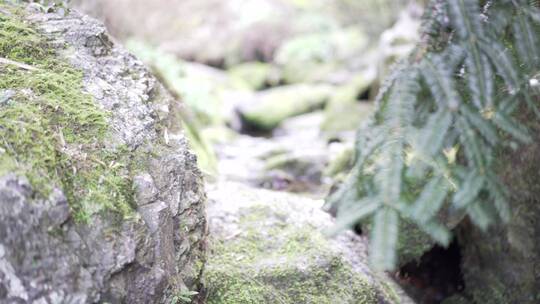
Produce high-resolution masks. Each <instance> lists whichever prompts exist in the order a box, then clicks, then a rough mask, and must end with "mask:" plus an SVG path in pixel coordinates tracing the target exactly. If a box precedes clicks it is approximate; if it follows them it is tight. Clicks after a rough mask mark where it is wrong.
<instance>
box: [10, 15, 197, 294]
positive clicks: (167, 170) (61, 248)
mask: <svg viewBox="0 0 540 304" xmlns="http://www.w3.org/2000/svg"><path fill="white" fill-rule="evenodd" d="M25 18H27V19H28V20H29V21H30V22H32V24H33V25H32V26H33V27H35V29H36V30H37V31H39V32H41V33H43V34H44V35H46V36H47V37H48V40H49V41H50V42H51V44H53V45H55V46H57V48H58V50H59V53H61V54H62V56H65V57H66V58H67V59H68V60H69V61H70V62H71V63H72V65H73V66H74V67H76V68H78V69H80V70H82V72H83V74H84V80H83V87H84V90H85V91H86V92H88V93H90V94H91V95H92V96H93V97H94V100H95V102H97V103H98V104H99V105H100V106H101V107H102V108H103V109H104V110H106V111H108V112H110V113H111V117H110V121H109V126H110V136H109V137H108V138H107V142H106V143H105V145H106V146H107V147H111V148H112V149H115V148H119V147H122V148H124V149H126V150H128V151H131V153H133V154H134V155H135V154H136V155H141V161H140V162H138V160H137V163H136V164H134V165H136V166H137V170H136V171H133V172H132V173H133V185H134V198H133V206H132V207H133V208H134V209H135V210H134V212H133V214H132V216H130V218H122V217H121V216H119V215H118V214H114V213H107V212H100V213H98V214H94V215H93V216H92V217H91V219H90V220H89V221H88V222H87V223H82V222H76V221H75V220H74V219H73V216H72V214H71V213H70V212H71V211H70V208H69V205H68V202H67V200H66V198H65V195H64V194H63V193H62V190H61V189H60V188H58V187H57V188H56V189H54V191H52V192H51V194H50V195H49V197H48V198H39V197H40V196H38V195H36V192H37V191H36V189H33V187H32V186H31V184H30V183H29V182H28V181H27V179H26V178H24V177H22V176H17V175H15V174H6V175H4V176H0V303H43V304H45V303H98V302H99V303H104V302H109V303H164V302H167V303H169V302H170V299H172V298H173V297H174V296H175V295H176V294H178V293H181V292H183V291H186V290H193V289H195V288H197V284H198V281H199V277H200V275H201V272H202V268H203V262H204V256H205V242H206V234H207V232H206V217H205V199H206V196H205V193H204V189H203V183H202V178H201V174H200V171H199V169H198V168H197V164H196V158H195V156H194V155H193V154H192V153H191V152H190V151H189V150H188V148H187V145H186V141H185V139H184V137H183V135H182V132H181V130H180V128H179V127H178V125H179V121H178V120H177V116H176V109H177V107H179V106H180V105H178V104H177V103H176V101H175V100H174V99H172V98H171V97H170V96H169V95H168V94H167V93H166V92H165V90H164V89H163V87H162V86H161V85H160V84H159V83H158V82H157V81H156V79H155V78H154V77H153V76H152V75H151V74H150V73H149V72H148V71H147V69H146V68H145V67H144V66H143V65H142V63H141V62H140V61H138V60H137V59H136V58H134V57H133V56H131V55H130V54H128V53H127V52H125V51H124V50H123V49H122V48H121V47H118V46H114V43H113V42H112V40H111V39H110V38H109V36H108V35H107V33H106V31H105V28H104V27H103V26H102V25H101V24H100V23H99V22H98V21H96V20H94V19H92V18H90V17H87V16H85V15H82V14H79V13H77V12H75V11H72V12H70V13H69V14H68V15H66V16H64V15H61V14H57V13H43V12H41V11H39V10H36V9H35V7H33V6H29V8H28V12H27V16H26V17H25ZM82 152H84V151H82ZM53 186H56V185H53Z"/></svg>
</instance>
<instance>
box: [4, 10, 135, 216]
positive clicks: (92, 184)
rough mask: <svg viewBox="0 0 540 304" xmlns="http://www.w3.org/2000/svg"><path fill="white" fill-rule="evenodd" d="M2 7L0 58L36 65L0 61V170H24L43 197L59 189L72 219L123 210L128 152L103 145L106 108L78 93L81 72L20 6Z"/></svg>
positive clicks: (127, 201)
mask: <svg viewBox="0 0 540 304" xmlns="http://www.w3.org/2000/svg"><path fill="white" fill-rule="evenodd" d="M2 8H4V7H2ZM6 9H7V10H9V11H10V13H11V14H10V15H7V16H6V15H4V16H0V57H3V58H7V59H9V60H13V61H17V62H20V63H25V64H28V65H31V66H33V67H35V68H36V70H26V69H22V68H20V67H18V66H15V65H0V74H2V77H1V78H0V92H2V91H4V92H5V91H7V90H10V91H12V92H14V94H12V95H13V96H12V97H11V98H10V99H8V100H7V101H6V102H4V103H3V104H2V105H0V108H1V111H0V139H1V143H0V147H1V148H0V175H2V174H5V173H8V172H15V173H18V174H21V175H25V176H26V177H27V178H28V179H29V181H30V183H31V184H32V185H33V186H34V188H35V190H36V191H37V192H38V194H39V195H40V196H43V197H46V196H47V195H48V193H49V191H50V190H51V189H52V188H54V187H60V188H62V190H63V191H64V193H65V195H66V196H67V198H68V202H69V203H70V206H71V208H72V210H73V211H74V214H75V217H76V218H77V219H79V220H86V219H88V218H89V216H90V215H92V214H94V213H97V212H98V211H100V210H105V209H107V210H114V211H118V212H119V213H121V214H123V215H127V214H128V213H129V212H130V210H131V207H130V202H131V201H132V195H131V194H132V189H131V182H130V179H129V176H128V175H129V174H128V172H129V170H128V168H127V166H126V164H125V163H126V161H127V160H128V159H129V153H127V151H126V150H125V149H122V148H116V149H114V150H112V149H106V148H105V147H104V146H103V140H104V139H105V138H106V136H107V130H108V118H109V114H108V113H107V112H105V111H103V110H101V109H100V108H99V107H98V106H97V105H96V104H95V103H94V101H93V100H92V97H91V96H90V95H87V94H84V93H82V92H81V91H82V77H83V76H82V73H81V72H80V71H78V70H76V69H74V68H73V67H71V66H70V65H69V64H68V63H67V62H65V61H63V60H61V59H59V58H58V57H57V56H56V54H55V50H54V49H53V48H52V47H50V46H49V45H48V44H47V42H46V38H45V37H43V36H41V35H40V34H39V33H38V32H36V31H35V30H33V29H32V28H31V27H30V25H29V24H27V23H26V22H25V21H23V18H22V16H21V12H17V11H13V10H12V9H11V8H6ZM126 153H127V154H126Z"/></svg>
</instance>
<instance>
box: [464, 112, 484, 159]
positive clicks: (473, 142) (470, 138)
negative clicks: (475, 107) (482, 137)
mask: <svg viewBox="0 0 540 304" xmlns="http://www.w3.org/2000/svg"><path fill="white" fill-rule="evenodd" d="M458 122H459V123H458V124H457V127H458V131H459V133H460V135H459V139H460V142H461V144H462V145H463V148H464V151H465V156H466V157H467V162H468V163H469V164H471V165H472V166H474V167H476V168H484V166H485V164H486V159H485V154H484V153H483V151H482V148H481V147H480V143H479V142H478V141H477V137H476V132H474V129H473V128H472V127H471V125H470V124H469V123H468V122H467V120H465V118H463V117H460V118H459V119H458Z"/></svg>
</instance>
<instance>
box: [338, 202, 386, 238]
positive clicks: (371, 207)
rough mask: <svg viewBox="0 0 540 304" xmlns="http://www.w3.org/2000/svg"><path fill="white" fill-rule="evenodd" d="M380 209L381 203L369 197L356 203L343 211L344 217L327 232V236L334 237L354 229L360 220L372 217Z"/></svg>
mask: <svg viewBox="0 0 540 304" xmlns="http://www.w3.org/2000/svg"><path fill="white" fill-rule="evenodd" d="M380 207H381V201H380V200H379V199H378V198H372V197H367V198H364V199H362V200H359V201H356V204H354V205H351V206H350V207H349V208H347V209H346V210H344V211H343V213H344V215H343V216H340V217H339V220H338V221H337V222H336V224H335V225H334V226H333V227H331V228H330V229H329V230H328V231H327V234H328V235H330V236H333V235H336V234H338V233H339V232H340V231H343V230H345V229H348V228H351V227H353V226H354V225H355V224H356V223H357V222H358V221H359V220H362V219H363V218H365V217H367V216H369V215H372V214H373V213H374V212H376V211H377V210H378V209H379V208H380Z"/></svg>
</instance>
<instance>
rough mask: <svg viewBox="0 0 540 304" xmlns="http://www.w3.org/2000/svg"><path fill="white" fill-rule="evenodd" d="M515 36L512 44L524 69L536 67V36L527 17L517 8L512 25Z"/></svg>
mask: <svg viewBox="0 0 540 304" xmlns="http://www.w3.org/2000/svg"><path fill="white" fill-rule="evenodd" d="M512 27H513V33H514V36H515V39H514V44H515V45H516V49H517V51H518V54H519V57H520V58H521V60H522V62H523V63H525V67H526V68H527V67H529V68H531V67H538V64H539V61H540V59H539V55H538V34H537V33H535V31H534V30H533V28H532V26H531V24H530V22H529V20H528V18H527V16H526V15H525V14H524V13H523V11H522V9H520V8H518V13H517V15H516V19H515V21H514V23H513V24H512Z"/></svg>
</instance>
